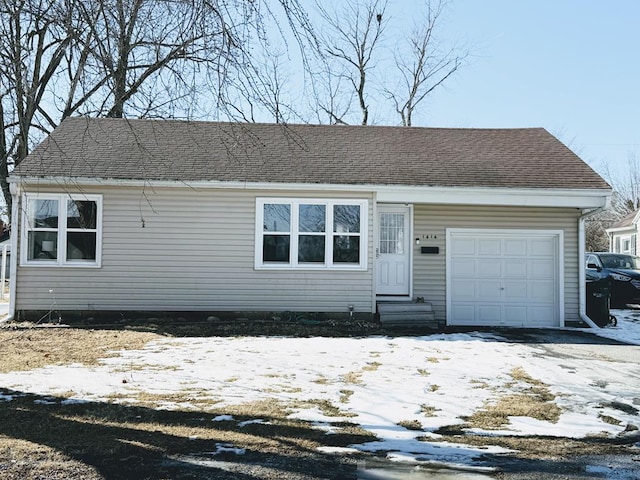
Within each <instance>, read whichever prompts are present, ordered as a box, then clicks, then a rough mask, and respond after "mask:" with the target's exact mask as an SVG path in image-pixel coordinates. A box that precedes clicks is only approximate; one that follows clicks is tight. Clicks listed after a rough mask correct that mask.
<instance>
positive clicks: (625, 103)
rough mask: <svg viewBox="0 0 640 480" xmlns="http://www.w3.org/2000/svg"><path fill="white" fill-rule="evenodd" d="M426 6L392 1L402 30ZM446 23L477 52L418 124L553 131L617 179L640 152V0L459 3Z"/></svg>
mask: <svg viewBox="0 0 640 480" xmlns="http://www.w3.org/2000/svg"><path fill="white" fill-rule="evenodd" d="M420 4H421V2H420V1H418V0H410V1H403V0H390V4H389V13H390V14H391V15H393V16H395V17H396V19H394V21H393V24H394V28H400V27H399V25H403V22H405V24H406V25H410V24H411V22H412V20H411V17H412V15H413V14H414V12H415V8H416V7H417V6H418V5H420ZM401 19H405V20H401ZM444 21H445V23H444V24H443V30H442V35H443V36H446V37H447V38H448V39H450V40H455V41H459V42H462V43H464V44H466V45H467V46H468V47H470V49H471V50H472V51H473V56H472V58H471V59H470V63H469V65H468V66H467V67H466V68H465V69H464V70H462V71H460V73H459V75H458V76H457V77H456V78H455V79H453V80H451V81H450V82H449V83H448V84H447V86H446V87H445V88H444V89H443V90H440V91H439V92H437V93H436V94H434V95H433V96H432V97H431V98H430V99H429V100H428V102H429V104H428V105H427V106H426V108H423V113H422V114H420V115H418V117H417V119H416V121H415V122H414V124H415V125H421V126H431V127H479V128H489V127H544V128H546V129H547V130H549V131H550V132H551V133H553V134H554V135H556V136H557V137H558V138H560V139H561V140H562V141H563V142H564V143H565V144H567V145H568V146H569V147H570V148H571V149H572V150H573V151H575V152H576V153H577V154H578V155H580V156H581V157H582V158H583V159H584V160H585V161H587V162H588V163H589V164H590V165H591V166H592V167H593V168H595V169H596V170H598V171H599V172H601V173H602V172H603V171H604V169H605V167H606V166H608V168H609V169H610V170H611V172H612V174H613V175H614V176H616V175H619V174H623V173H624V172H625V171H627V170H628V158H629V156H630V155H634V154H635V155H637V156H639V157H640V128H639V127H640V120H639V116H640V108H639V107H640V84H639V82H638V80H639V79H640V41H639V39H640V33H639V32H640V1H635V0H614V1H611V2H603V1H595V0H556V1H552V0H538V1H535V0H452V1H451V4H450V7H449V11H448V13H447V15H446V18H445V20H444Z"/></svg>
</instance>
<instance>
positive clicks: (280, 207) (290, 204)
mask: <svg viewBox="0 0 640 480" xmlns="http://www.w3.org/2000/svg"><path fill="white" fill-rule="evenodd" d="M366 212H367V202H366V201H360V200H356V201H352V200H317V199H283V198H259V199H257V201H256V220H257V224H256V262H255V264H256V268H300V269H303V268H310V269H313V268H333V269H335V268H342V269H359V270H362V269H365V268H366Z"/></svg>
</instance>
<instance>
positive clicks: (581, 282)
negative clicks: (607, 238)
mask: <svg viewBox="0 0 640 480" xmlns="http://www.w3.org/2000/svg"><path fill="white" fill-rule="evenodd" d="M608 203H609V201H608V199H607V204H608ZM605 208H607V205H605V206H602V207H598V208H594V209H592V210H587V211H583V213H582V215H580V218H579V219H578V286H579V289H578V292H579V296H578V298H579V302H580V310H579V314H580V318H581V319H582V321H583V322H585V323H586V324H587V325H589V327H591V328H600V327H599V326H598V325H597V324H596V323H595V322H594V321H593V320H591V319H590V318H589V317H587V284H586V280H587V279H586V272H585V264H584V255H585V234H584V221H585V220H586V219H587V218H588V217H590V216H592V215H595V214H596V213H600V212H601V211H603V210H604V209H605Z"/></svg>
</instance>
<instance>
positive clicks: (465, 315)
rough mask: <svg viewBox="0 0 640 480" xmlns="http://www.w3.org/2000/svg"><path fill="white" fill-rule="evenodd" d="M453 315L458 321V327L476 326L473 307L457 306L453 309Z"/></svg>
mask: <svg viewBox="0 0 640 480" xmlns="http://www.w3.org/2000/svg"><path fill="white" fill-rule="evenodd" d="M452 315H453V316H454V317H455V318H456V319H458V323H457V325H476V318H475V307H474V306H473V305H464V304H456V306H454V307H453V309H452Z"/></svg>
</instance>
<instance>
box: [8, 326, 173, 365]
mask: <svg viewBox="0 0 640 480" xmlns="http://www.w3.org/2000/svg"><path fill="white" fill-rule="evenodd" d="M158 338H161V337H160V336H159V335H157V334H154V333H148V332H136V331H128V330H84V329H75V328H6V327H5V328H1V329H0V357H1V358H2V362H0V372H2V373H5V372H11V371H24V370H32V369H34V368H40V367H44V366H46V365H60V364H65V363H67V364H68V363H82V364H84V365H95V364H96V362H97V361H98V359H100V358H105V357H109V356H112V355H116V352H117V351H118V350H137V349H140V348H142V347H144V345H145V344H147V343H148V342H150V341H152V340H155V339H158Z"/></svg>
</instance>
